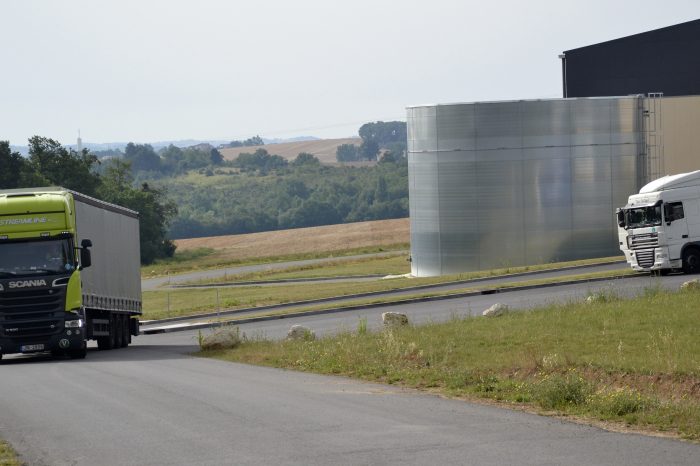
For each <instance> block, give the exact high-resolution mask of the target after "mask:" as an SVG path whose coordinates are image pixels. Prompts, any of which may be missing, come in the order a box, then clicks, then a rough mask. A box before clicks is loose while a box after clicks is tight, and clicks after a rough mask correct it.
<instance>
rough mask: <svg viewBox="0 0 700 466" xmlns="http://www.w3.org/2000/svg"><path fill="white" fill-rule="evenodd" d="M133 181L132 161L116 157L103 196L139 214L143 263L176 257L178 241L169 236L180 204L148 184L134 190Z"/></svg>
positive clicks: (110, 168)
mask: <svg viewBox="0 0 700 466" xmlns="http://www.w3.org/2000/svg"><path fill="white" fill-rule="evenodd" d="M132 183H133V176H132V174H131V164H130V162H129V161H124V160H119V159H114V160H112V162H111V163H110V166H108V167H107V169H106V170H105V174H104V176H103V183H102V186H101V188H100V198H101V199H103V200H105V201H107V202H111V203H113V204H117V205H121V206H124V207H127V208H129V209H132V210H135V211H137V212H138V213H139V233H140V239H141V263H142V264H150V263H151V262H153V261H154V260H156V259H159V258H163V257H172V255H173V254H174V253H175V244H174V243H173V242H172V241H171V240H169V239H168V238H167V229H168V226H169V225H170V222H171V221H172V219H173V218H174V217H175V215H177V206H176V205H175V203H173V202H172V201H170V200H168V199H167V198H166V196H165V191H163V190H159V189H153V188H151V187H150V186H149V185H148V184H147V183H144V184H143V185H142V186H141V189H134V188H133V187H132Z"/></svg>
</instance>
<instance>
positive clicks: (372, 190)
mask: <svg viewBox="0 0 700 466" xmlns="http://www.w3.org/2000/svg"><path fill="white" fill-rule="evenodd" d="M382 160H383V161H382V162H380V163H378V164H377V165H375V166H371V167H346V166H341V167H332V166H326V165H322V164H321V163H320V162H319V160H318V159H317V158H316V157H314V156H313V155H312V154H306V153H301V154H299V155H298V156H297V157H296V158H295V159H294V160H292V161H287V160H286V159H284V158H283V157H280V156H278V155H274V154H270V153H268V152H267V151H266V150H265V149H257V150H256V151H255V152H253V153H242V154H240V155H239V156H238V158H236V159H235V160H233V161H231V162H229V163H228V165H227V166H228V168H227V169H219V170H216V171H215V174H214V176H213V177H212V178H208V177H206V176H202V175H192V174H190V175H189V176H186V177H178V178H174V179H167V180H166V179H162V180H159V181H158V183H159V184H160V185H162V186H167V188H168V193H169V195H170V196H172V198H173V200H174V201H175V202H176V203H177V205H178V206H179V214H178V216H177V218H176V219H175V220H174V221H173V223H172V226H171V229H170V234H171V235H172V237H173V238H188V237H197V236H213V235H225V234H239V233H253V232H258V231H268V230H277V229H288V228H301V227H311V226H319V225H332V224H337V223H349V222H359V221H366V220H380V219H387V218H401V217H406V216H408V167H407V164H406V159H405V158H402V159H399V160H398V161H396V160H394V159H392V158H384V159H382Z"/></svg>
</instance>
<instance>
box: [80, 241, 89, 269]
mask: <svg viewBox="0 0 700 466" xmlns="http://www.w3.org/2000/svg"><path fill="white" fill-rule="evenodd" d="M91 247H92V241H90V240H89V239H84V240H82V241H81V242H80V267H81V268H83V269H85V268H87V267H90V266H91V265H92V254H91V253H90V249H89V248H91Z"/></svg>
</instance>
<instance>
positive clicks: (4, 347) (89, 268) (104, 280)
mask: <svg viewBox="0 0 700 466" xmlns="http://www.w3.org/2000/svg"><path fill="white" fill-rule="evenodd" d="M140 263H141V262H140V246H139V219H138V213H137V212H135V211H133V210H130V209H126V208H124V207H120V206H117V205H114V204H109V203H106V202H103V201H100V200H98V199H94V198H92V197H89V196H85V195H83V194H80V193H77V192H74V191H71V190H68V189H64V188H54V187H52V188H30V189H13V190H4V191H0V358H1V357H2V355H3V354H11V353H36V352H51V353H52V354H53V355H54V356H62V355H67V356H69V357H71V358H75V359H82V358H84V357H85V356H86V354H87V341H88V340H97V346H98V348H99V349H100V350H110V349H115V348H120V347H125V346H128V345H129V343H131V337H132V336H136V335H138V333H139V321H138V316H140V315H141V272H140Z"/></svg>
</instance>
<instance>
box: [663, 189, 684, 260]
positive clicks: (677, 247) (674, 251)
mask: <svg viewBox="0 0 700 466" xmlns="http://www.w3.org/2000/svg"><path fill="white" fill-rule="evenodd" d="M664 222H666V228H665V230H666V239H667V240H668V254H669V258H670V259H671V260H675V259H680V258H681V248H682V247H683V245H684V244H685V243H686V242H687V241H688V221H687V220H686V218H685V212H684V209H683V203H682V202H667V203H666V204H664Z"/></svg>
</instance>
